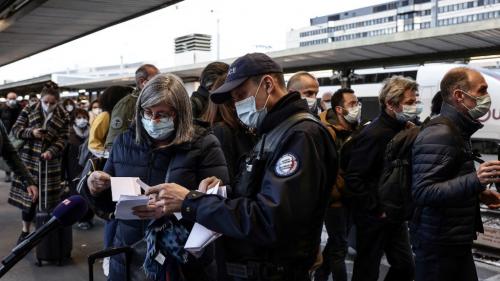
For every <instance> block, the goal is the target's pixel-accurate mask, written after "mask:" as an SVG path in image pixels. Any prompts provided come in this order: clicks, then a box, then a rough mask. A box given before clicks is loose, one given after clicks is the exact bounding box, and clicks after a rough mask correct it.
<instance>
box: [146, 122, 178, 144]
mask: <svg viewBox="0 0 500 281" xmlns="http://www.w3.org/2000/svg"><path fill="white" fill-rule="evenodd" d="M141 122H142V126H143V127H144V130H146V132H147V133H148V135H149V136H150V137H152V138H153V139H155V140H165V139H167V138H168V137H169V136H170V135H171V134H172V133H173V132H174V130H175V124H174V120H173V119H172V118H160V120H159V121H155V120H153V119H151V120H148V119H146V118H144V117H142V118H141Z"/></svg>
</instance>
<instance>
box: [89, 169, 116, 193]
mask: <svg viewBox="0 0 500 281" xmlns="http://www.w3.org/2000/svg"><path fill="white" fill-rule="evenodd" d="M87 185H88V186H89V190H90V194H92V195H93V196H96V195H98V194H99V193H101V192H103V191H104V190H106V189H108V188H109V187H110V186H111V177H110V176H109V175H108V174H106V173H105V172H102V171H95V172H92V174H90V176H89V178H88V179H87Z"/></svg>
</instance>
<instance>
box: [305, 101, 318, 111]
mask: <svg viewBox="0 0 500 281" xmlns="http://www.w3.org/2000/svg"><path fill="white" fill-rule="evenodd" d="M304 99H305V100H306V101H307V106H309V109H313V108H314V107H315V106H316V98H304Z"/></svg>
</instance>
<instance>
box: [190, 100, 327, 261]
mask: <svg viewBox="0 0 500 281" xmlns="http://www.w3.org/2000/svg"><path fill="white" fill-rule="evenodd" d="M304 112H308V107H307V104H306V102H305V101H304V100H302V99H301V98H300V95H299V93H290V94H288V95H286V96H284V97H283V98H282V99H280V100H279V101H278V102H277V104H276V105H275V106H274V107H273V108H272V109H271V110H270V111H269V112H268V114H267V116H266V117H265V118H264V120H263V121H262V123H261V125H260V127H259V128H258V133H259V135H260V136H262V135H265V134H267V133H269V132H270V131H271V130H272V129H273V128H275V127H277V126H278V125H279V124H280V123H282V122H283V121H284V120H286V119H287V118H288V117H290V116H292V115H294V114H296V113H304ZM253 157H255V155H251V156H250V157H249V159H247V160H246V163H247V165H246V169H244V170H243V171H242V173H241V174H240V177H239V181H238V182H237V183H236V185H235V186H234V188H233V194H232V195H231V199H229V200H224V199H223V198H221V197H218V196H216V195H205V194H201V193H199V192H196V191H191V192H190V193H189V194H188V195H187V196H186V199H185V200H184V202H183V205H182V214H183V217H184V218H186V219H189V220H192V221H196V222H198V223H200V224H202V225H204V226H206V227H207V228H209V229H212V230H214V231H216V232H219V233H222V234H223V236H222V238H221V239H222V244H223V248H224V254H225V258H226V262H239V263H245V262H248V261H252V260H254V261H255V260H256V261H258V262H271V263H273V262H279V263H282V264H294V265H297V268H298V269H299V268H307V269H308V268H309V266H310V265H312V263H313V261H314V260H315V257H316V253H317V251H318V245H319V242H320V235H321V229H322V225H323V215H324V212H325V209H326V206H327V203H328V198H329V193H330V189H331V187H332V185H333V183H334V180H335V177H336V173H337V155H336V151H335V145H334V143H333V141H332V140H331V137H330V136H329V134H328V132H327V131H326V129H325V128H324V127H323V126H322V125H321V124H319V123H318V122H314V121H302V122H300V123H297V124H295V125H294V126H293V127H291V128H290V129H289V130H288V131H286V133H285V134H284V135H282V140H281V141H280V143H279V145H278V146H277V148H276V149H275V150H274V151H272V152H271V153H270V155H268V156H267V157H265V160H264V161H261V162H257V163H256V162H252V160H251V158H253ZM249 163H253V165H249ZM250 166H251V167H250Z"/></svg>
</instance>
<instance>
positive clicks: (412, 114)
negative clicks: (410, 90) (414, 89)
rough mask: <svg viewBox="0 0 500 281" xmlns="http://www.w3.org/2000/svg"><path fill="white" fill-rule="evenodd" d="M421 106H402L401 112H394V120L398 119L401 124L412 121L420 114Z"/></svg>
mask: <svg viewBox="0 0 500 281" xmlns="http://www.w3.org/2000/svg"><path fill="white" fill-rule="evenodd" d="M422 108H423V105H422V104H420V105H418V104H414V105H406V104H404V105H403V111H401V112H396V111H394V113H395V114H396V119H398V120H399V121H401V122H407V121H412V120H415V118H417V116H418V115H419V114H420V113H421V112H422Z"/></svg>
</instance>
